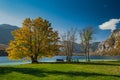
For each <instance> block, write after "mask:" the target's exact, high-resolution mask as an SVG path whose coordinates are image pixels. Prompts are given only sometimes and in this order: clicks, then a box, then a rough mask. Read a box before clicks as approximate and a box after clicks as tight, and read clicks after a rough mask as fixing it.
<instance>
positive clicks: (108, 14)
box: [0, 0, 120, 41]
mask: <svg viewBox="0 0 120 80" xmlns="http://www.w3.org/2000/svg"><path fill="white" fill-rule="evenodd" d="M119 5H120V0H0V24H11V25H17V26H19V27H21V26H22V21H23V20H24V19H25V18H27V17H30V18H32V19H34V18H37V17H42V18H44V19H47V20H49V21H50V22H51V23H52V26H53V27H54V29H57V30H59V32H64V31H66V30H68V29H70V28H72V27H75V28H77V29H83V28H85V27H87V26H93V27H94V28H95V29H96V35H95V40H96V41H103V40H105V39H107V38H108V36H109V35H110V33H111V30H101V29H99V25H101V24H103V23H105V22H107V21H109V20H110V19H119V18H120V7H119ZM119 25H120V24H119V23H118V25H117V26H116V27H117V28H119Z"/></svg>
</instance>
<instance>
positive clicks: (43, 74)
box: [0, 67, 120, 78]
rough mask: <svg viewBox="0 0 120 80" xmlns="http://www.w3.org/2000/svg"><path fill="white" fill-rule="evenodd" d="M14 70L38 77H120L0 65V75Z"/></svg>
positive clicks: (119, 76)
mask: <svg viewBox="0 0 120 80" xmlns="http://www.w3.org/2000/svg"><path fill="white" fill-rule="evenodd" d="M12 72H18V73H22V74H28V75H33V76H36V77H47V76H48V75H55V76H57V75H61V76H62V75H65V76H69V77H74V76H83V77H89V76H91V77H92V76H112V77H118V78H120V75H109V74H101V73H92V72H89V73H88V72H78V71H68V72H66V71H56V70H53V71H49V70H46V69H36V68H13V67H0V75H5V74H8V73H12Z"/></svg>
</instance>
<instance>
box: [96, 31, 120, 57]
mask: <svg viewBox="0 0 120 80" xmlns="http://www.w3.org/2000/svg"><path fill="white" fill-rule="evenodd" d="M119 37H120V29H116V30H114V31H113V32H112V34H111V35H110V37H109V38H108V39H107V40H106V41H104V42H101V43H100V44H99V46H98V49H97V50H96V54H98V55H109V54H106V53H107V52H108V51H110V50H112V49H114V48H116V46H117V44H118V42H119V41H118V38H119Z"/></svg>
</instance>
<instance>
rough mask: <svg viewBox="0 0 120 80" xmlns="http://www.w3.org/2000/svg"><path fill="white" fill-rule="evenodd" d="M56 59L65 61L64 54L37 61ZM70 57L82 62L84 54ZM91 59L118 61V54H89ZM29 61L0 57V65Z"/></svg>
mask: <svg viewBox="0 0 120 80" xmlns="http://www.w3.org/2000/svg"><path fill="white" fill-rule="evenodd" d="M56 59H63V60H64V61H66V56H54V57H52V58H47V57H45V58H42V59H40V60H39V62H56ZM72 59H73V60H74V61H79V62H84V61H85V56H73V57H72ZM90 60H91V61H120V56H90ZM27 63H31V62H30V61H26V62H25V61H22V60H19V61H15V60H14V61H13V60H9V59H8V57H5V56H4V57H3V56H2V57H0V65H17V64H27Z"/></svg>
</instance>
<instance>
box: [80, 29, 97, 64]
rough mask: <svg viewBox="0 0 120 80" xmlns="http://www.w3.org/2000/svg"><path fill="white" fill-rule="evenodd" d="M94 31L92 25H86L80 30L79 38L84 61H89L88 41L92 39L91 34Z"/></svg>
mask: <svg viewBox="0 0 120 80" xmlns="http://www.w3.org/2000/svg"><path fill="white" fill-rule="evenodd" d="M94 33H95V31H94V29H93V27H87V28H85V29H83V30H80V39H81V45H82V48H83V51H84V52H85V55H86V61H87V62H89V61H90V57H89V51H90V42H91V41H92V40H93V34H94Z"/></svg>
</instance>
